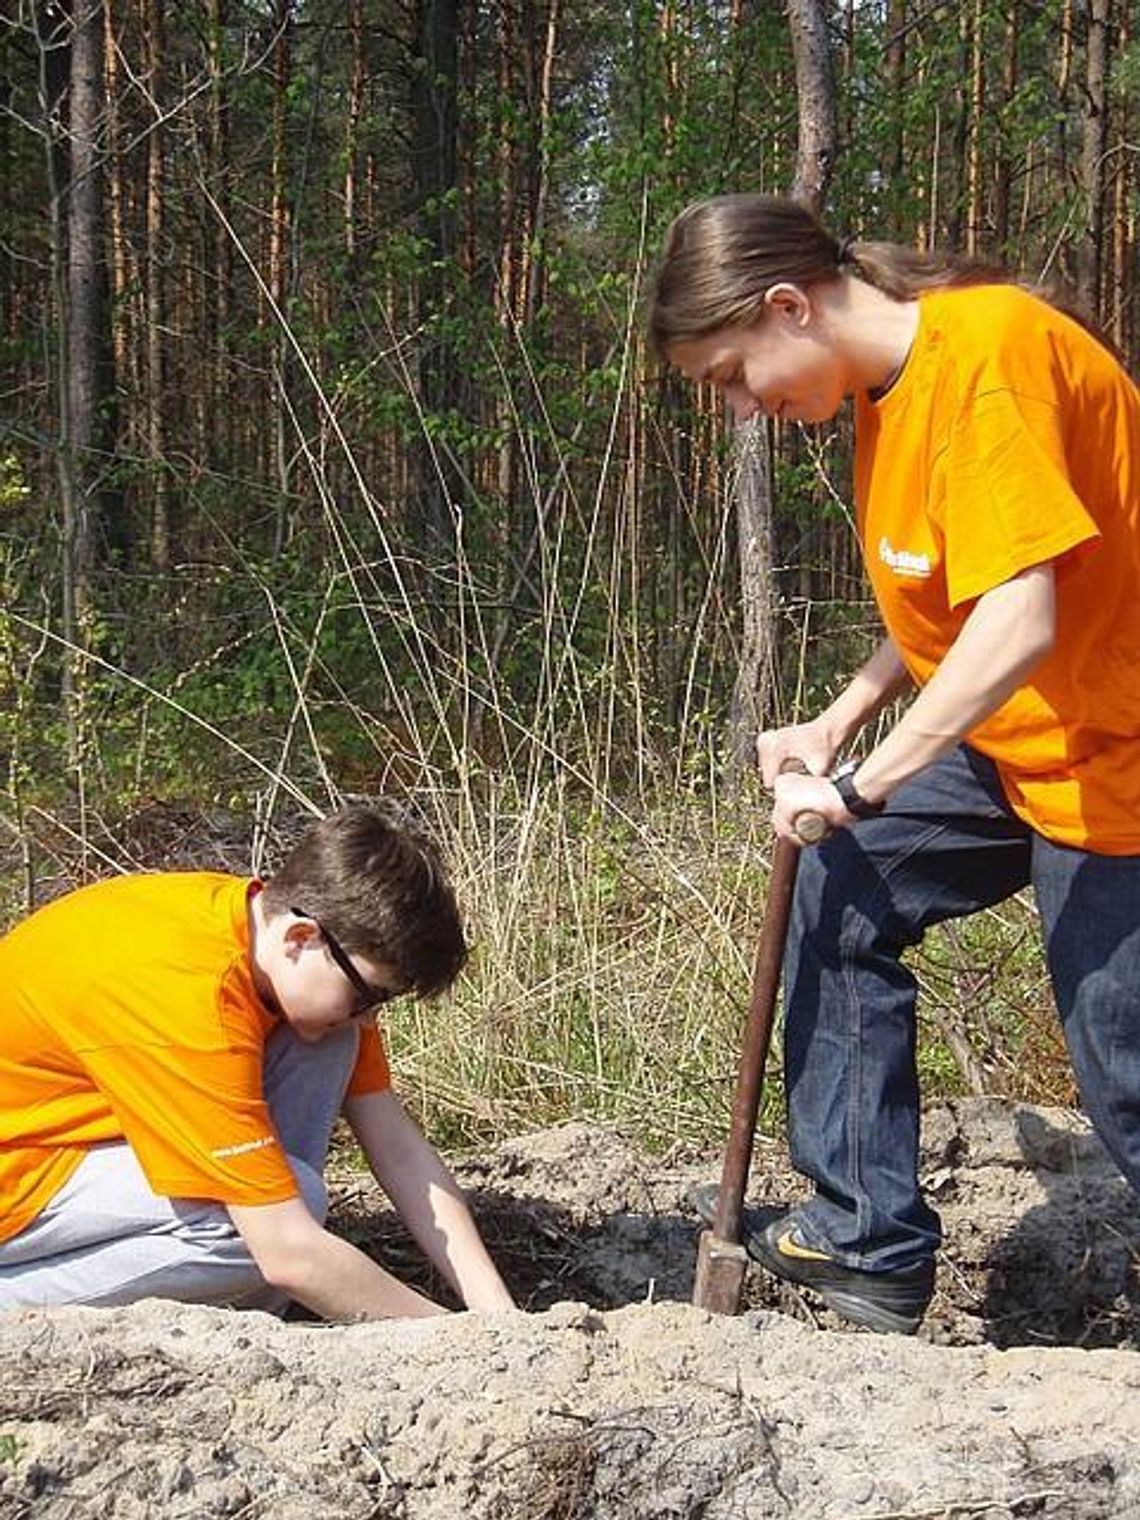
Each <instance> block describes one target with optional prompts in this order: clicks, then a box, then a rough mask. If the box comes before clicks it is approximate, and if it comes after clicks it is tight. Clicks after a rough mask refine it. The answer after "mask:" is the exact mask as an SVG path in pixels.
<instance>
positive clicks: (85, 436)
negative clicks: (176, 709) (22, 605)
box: [59, 0, 106, 760]
mask: <svg viewBox="0 0 1140 1520" xmlns="http://www.w3.org/2000/svg"><path fill="white" fill-rule="evenodd" d="M102 70H103V10H102V4H101V0H75V5H74V8H73V12H72V29H71V46H70V62H69V74H68V88H67V101H68V113H67V121H68V127H67V144H68V173H67V191H66V196H65V207H66V226H65V228H64V233H65V238H66V285H65V299H64V305H63V321H62V324H61V329H62V333H63V343H62V352H61V359H62V370H61V375H60V403H61V404H60V450H59V460H60V486H61V496H62V500H63V609H62V613H63V618H62V621H63V634H64V638H65V639H66V640H67V641H68V644H69V646H71V647H73V648H74V649H76V650H80V649H82V648H84V647H85V646H86V643H87V638H88V629H89V623H90V615H91V608H92V576H93V572H94V562H95V530H96V523H97V518H98V511H97V503H98V491H99V477H100V460H99V458H98V454H97V447H96V446H97V442H98V436H99V411H100V405H101V402H102V400H103V389H102V386H101V384H100V371H101V359H102V353H103V338H104V322H105V318H106V310H105V301H104V280H103V269H102V264H101V247H100V244H101V237H102V174H101V158H100V142H99V138H100V133H101V130H102V125H103V122H102V116H103V108H104V94H103V72H102ZM82 670H83V664H82V660H81V659H79V658H75V657H69V658H68V659H67V661H66V664H65V683H64V700H65V706H66V709H67V714H68V723H69V732H70V737H71V743H72V751H73V755H72V758H73V760H74V759H76V758H77V754H78V744H79V737H80V729H81V718H80V713H79V706H80V702H81V691H82Z"/></svg>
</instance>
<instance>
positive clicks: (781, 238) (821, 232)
mask: <svg viewBox="0 0 1140 1520" xmlns="http://www.w3.org/2000/svg"><path fill="white" fill-rule="evenodd" d="M847 270H849V271H850V272H851V273H852V274H854V275H857V276H858V277H859V278H860V279H862V280H865V281H866V282H867V284H869V285H874V286H875V287H876V288H877V289H879V290H881V291H882V292H883V293H884V294H885V295H888V296H893V297H894V298H895V299H896V300H911V299H913V298H914V297H915V296H917V295H918V294H919V292H920V291H923V290H930V289H933V288H934V287H937V286H945V285H980V284H995V283H1001V284H1009V283H1010V282H1011V278H1010V276H1009V275H1007V274H1005V273H1004V272H1003V271H1002V270H1001V269H999V268H997V267H995V266H993V265H990V264H985V263H983V262H981V261H980V260H977V259H967V258H961V257H958V256H956V255H952V254H938V253H919V252H917V251H916V250H914V249H911V248H904V247H903V246H902V245H901V244H897V243H874V242H872V243H863V242H855V241H854V240H853V239H851V238H845V239H840V238H837V237H836V236H835V235H834V234H833V233H831V232H829V231H828V230H827V228H826V227H825V226H824V225H823V223H822V222H821V221H820V220H819V219H818V217H816V216H815V215H814V214H813V213H812V212H811V211H809V210H808V209H807V207H806V206H802V205H800V203H799V202H798V201H793V200H788V199H786V198H784V197H781V196H775V195H718V196H714V197H712V198H711V199H710V200H705V201H698V202H697V203H696V204H695V205H692V206H689V207H688V208H687V209H686V210H685V211H682V212H681V214H680V216H678V217H677V218H676V220H675V221H674V222H673V224H672V226H671V227H670V228H669V231H668V233H667V234H666V236H665V245H664V248H663V249H662V253H661V258H660V261H659V263H658V267H657V274H656V277H655V280H654V284H653V291H652V295H651V297H650V305H649V323H648V326H649V337H650V341H651V342H652V344H653V346H654V348H655V349H656V350H657V352H658V353H659V354H662V355H664V354H665V353H666V352H667V351H668V349H669V348H670V347H671V346H672V345H673V344H674V343H682V342H685V341H688V340H691V339H694V338H703V337H705V336H706V335H707V334H708V333H712V332H716V331H718V329H720V328H722V327H748V326H751V325H752V324H753V323H755V322H758V321H759V320H760V318H761V316H763V314H764V296H765V294H766V293H767V292H768V291H769V290H770V289H771V287H772V286H773V285H778V284H780V283H781V282H783V281H788V282H789V283H791V284H793V285H800V286H803V287H804V288H805V289H806V288H808V287H809V286H811V285H815V284H818V283H819V282H820V281H823V280H835V279H838V278H839V276H840V274H841V273H843V272H845V271H847Z"/></svg>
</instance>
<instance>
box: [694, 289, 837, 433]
mask: <svg viewBox="0 0 1140 1520" xmlns="http://www.w3.org/2000/svg"><path fill="white" fill-rule="evenodd" d="M668 357H669V360H670V362H671V363H672V364H675V365H676V366H677V368H678V369H680V370H681V371H682V372H683V373H684V374H685V375H687V376H688V378H689V379H690V380H692V381H694V382H695V383H697V384H700V383H702V382H703V383H705V384H709V385H715V386H716V387H717V389H718V390H719V391H720V392H721V393H722V394H723V396H724V398H725V400H726V401H727V402H728V404H729V406H731V407H732V410H733V412H734V413H735V414H736V418H737V421H738V422H747V421H749V420H750V419H751V418H753V417H758V416H767V417H776V418H778V419H780V420H782V421H789V422H827V421H829V420H830V419H831V418H832V417H834V416H835V414H836V412H837V411H838V410H839V408H840V406H841V405H842V403H843V401H844V398H845V397H846V396H848V395H849V394H850V393H851V391H852V389H853V388H854V387H853V382H852V378H851V375H850V372H849V368H848V365H847V363H846V362H845V360H844V359H843V356H842V354H841V353H840V351H839V350H838V348H837V347H836V345H835V343H834V341H833V340H832V337H831V335H830V330H829V328H828V325H827V324H826V323H825V322H824V321H823V320H822V318H821V315H820V312H819V310H818V308H817V306H816V305H815V304H814V303H813V302H812V300H811V299H810V297H809V296H808V295H807V294H806V293H805V292H804V291H802V290H800V289H799V287H797V286H794V285H780V286H776V287H774V289H773V290H771V291H769V292H768V298H767V302H766V310H765V312H764V315H763V316H762V317H761V318H760V319H759V321H757V322H754V323H753V324H752V325H751V326H749V327H722V328H719V329H718V330H717V331H716V332H713V333H709V334H708V335H707V336H705V337H702V338H692V339H688V340H686V341H684V342H681V343H674V344H673V346H672V347H671V348H670V349H669V355H668Z"/></svg>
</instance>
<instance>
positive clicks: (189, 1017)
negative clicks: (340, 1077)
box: [0, 872, 389, 1240]
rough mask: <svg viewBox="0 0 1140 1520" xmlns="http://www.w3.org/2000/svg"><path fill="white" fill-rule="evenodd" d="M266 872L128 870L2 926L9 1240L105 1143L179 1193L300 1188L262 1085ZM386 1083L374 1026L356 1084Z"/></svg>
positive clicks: (0, 1050) (263, 1198) (266, 1024)
mask: <svg viewBox="0 0 1140 1520" xmlns="http://www.w3.org/2000/svg"><path fill="white" fill-rule="evenodd" d="M253 886H254V883H252V882H251V881H250V880H248V879H244V878H237V877H233V876H228V875H220V874H212V873H207V872H185V873H169V874H156V875H149V876H147V875H143V876H124V877H119V878H116V879H114V880H110V881H102V882H96V883H95V884H94V885H92V886H89V887H83V888H81V889H80V890H79V891H77V892H72V893H70V894H69V895H68V896H66V897H62V898H60V899H58V900H57V901H56V902H53V903H50V904H48V905H47V906H46V907H44V908H41V909H40V910H39V911H38V912H36V913H33V914H32V915H31V917H30V918H28V919H26V920H24V921H23V922H22V923H20V924H18V925H17V926H16V927H15V928H14V929H13V930H12V931H11V932H10V933H9V934H8V935H6V936H5V937H4V938H3V939H2V940H0V1240H5V1239H8V1238H10V1237H11V1236H13V1235H15V1234H17V1233H18V1232H19V1231H20V1230H22V1229H24V1228H25V1226H27V1225H28V1224H30V1223H31V1221H32V1220H33V1219H34V1218H35V1217H36V1215H37V1214H38V1213H39V1212H40V1211H41V1210H42V1209H43V1208H44V1207H45V1205H46V1204H47V1203H48V1202H49V1201H50V1200H51V1198H52V1197H53V1196H54V1195H55V1193H56V1192H58V1190H59V1189H60V1188H61V1187H62V1186H63V1184H64V1183H65V1182H66V1181H67V1179H68V1177H70V1175H71V1174H72V1172H73V1171H74V1170H75V1168H76V1167H77V1166H78V1165H79V1163H80V1161H81V1160H82V1159H83V1157H84V1155H85V1154H86V1153H87V1151H88V1150H89V1149H90V1147H92V1146H93V1145H98V1144H101V1143H105V1142H108V1141H123V1140H125V1141H127V1142H128V1143H129V1144H130V1146H131V1148H132V1150H133V1151H134V1153H135V1155H136V1156H137V1158H138V1160H139V1164H140V1165H141V1167H142V1169H143V1171H144V1173H145V1174H146V1177H147V1180H148V1182H149V1183H150V1184H151V1186H152V1187H153V1188H154V1190H155V1192H156V1193H159V1194H162V1195H164V1196H166V1197H172V1198H176V1197H181V1198H210V1199H215V1200H217V1201H218V1202H220V1203H233V1204H239V1205H250V1204H266V1203H279V1202H282V1201H283V1200H285V1199H287V1198H293V1197H296V1196H297V1194H298V1188H297V1184H296V1182H295V1180H294V1178H293V1173H292V1171H291V1169H290V1167H289V1163H288V1160H287V1158H286V1156H285V1153H284V1150H283V1149H282V1147H281V1144H280V1142H279V1141H278V1138H277V1135H276V1132H275V1130H274V1127H273V1122H272V1119H271V1117H270V1113H269V1109H268V1107H267V1105H266V1102H265V1096H264V1093H263V1090H262V1057H263V1052H264V1047H265V1042H266V1039H267V1037H268V1036H269V1034H270V1032H271V1030H272V1029H273V1027H274V1025H275V1022H276V1020H275V1017H274V1015H273V1014H272V1013H271V1012H270V1011H269V1010H268V1009H267V1008H266V1007H265V1005H264V1004H263V1003H262V1002H261V1000H260V998H259V997H258V995H257V991H256V988H255V985H254V981H253V973H252V969H251V966H250V959H249V948H250V945H249V922H248V918H247V913H246V907H247V902H248V899H249V893H250V890H251V888H252V887H253ZM388 1081H389V1075H388V1064H387V1060H386V1058H385V1054H384V1049H383V1045H382V1044H381V1042H380V1038H379V1035H378V1034H377V1032H376V1031H375V1030H374V1029H366V1030H365V1031H363V1034H362V1040H361V1049H360V1054H359V1056H358V1058H357V1064H356V1067H355V1070H354V1072H353V1076H352V1081H351V1083H350V1086H349V1091H350V1092H353V1093H361V1092H371V1091H380V1090H382V1089H383V1088H385V1087H386V1086H387V1085H388Z"/></svg>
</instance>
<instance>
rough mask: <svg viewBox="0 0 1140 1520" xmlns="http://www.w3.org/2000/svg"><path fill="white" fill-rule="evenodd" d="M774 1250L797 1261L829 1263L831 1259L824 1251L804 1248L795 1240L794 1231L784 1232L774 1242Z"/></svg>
mask: <svg viewBox="0 0 1140 1520" xmlns="http://www.w3.org/2000/svg"><path fill="white" fill-rule="evenodd" d="M776 1250H777V1251H779V1253H780V1255H781V1256H792V1257H795V1258H797V1259H798V1260H799V1261H830V1260H831V1257H830V1256H829V1255H828V1254H827V1252H826V1251H813V1250H812V1248H811V1246H805V1245H804V1243H803V1241H801V1240H797V1239H796V1232H795V1231H794V1230H785V1231H784V1233H783V1234H782V1235H781V1236H780V1238H779V1239H778V1240H777V1241H776Z"/></svg>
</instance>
